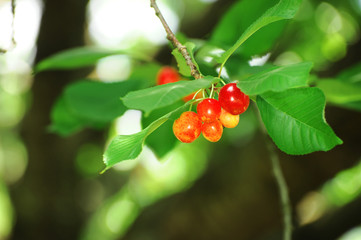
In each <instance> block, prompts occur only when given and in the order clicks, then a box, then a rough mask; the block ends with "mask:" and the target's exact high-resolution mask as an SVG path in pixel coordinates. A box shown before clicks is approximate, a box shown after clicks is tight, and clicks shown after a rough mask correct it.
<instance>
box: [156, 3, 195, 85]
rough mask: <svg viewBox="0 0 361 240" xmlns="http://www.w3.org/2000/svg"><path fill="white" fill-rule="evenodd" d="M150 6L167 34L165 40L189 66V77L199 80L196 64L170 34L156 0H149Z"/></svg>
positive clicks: (184, 47) (185, 48)
mask: <svg viewBox="0 0 361 240" xmlns="http://www.w3.org/2000/svg"><path fill="white" fill-rule="evenodd" d="M150 6H151V7H152V8H154V11H155V15H157V17H158V18H159V20H160V21H161V23H162V25H163V27H164V29H165V31H166V33H167V39H168V40H169V41H170V42H171V43H172V44H173V46H174V47H176V48H177V49H178V51H179V52H180V53H181V54H182V56H183V57H184V59H185V60H186V63H187V65H188V66H189V68H190V69H191V75H192V76H193V77H194V78H195V79H200V78H202V76H201V74H200V72H199V71H198V69H197V66H196V64H195V63H194V62H193V60H192V58H191V56H190V55H189V53H188V51H187V47H186V46H184V45H182V44H181V43H180V42H179V41H178V39H177V38H176V36H175V35H174V33H173V32H172V30H171V29H170V27H169V25H168V23H167V22H166V21H165V19H164V17H163V15H162V13H161V12H160V10H159V8H158V5H157V3H156V0H150Z"/></svg>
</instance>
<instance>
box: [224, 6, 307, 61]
mask: <svg viewBox="0 0 361 240" xmlns="http://www.w3.org/2000/svg"><path fill="white" fill-rule="evenodd" d="M301 2H302V0H280V1H279V3H278V4H276V5H275V6H273V7H272V8H270V9H268V10H267V11H266V12H265V13H264V14H263V15H262V16H261V17H260V18H258V19H257V20H256V21H255V22H253V23H252V24H251V25H250V26H249V27H248V28H247V29H246V30H245V31H244V32H243V33H242V35H241V36H240V37H239V38H238V40H237V42H236V43H235V44H234V45H233V46H232V47H231V48H229V49H228V50H227V51H226V52H225V53H224V54H223V55H222V57H221V58H220V59H219V60H218V62H219V63H222V67H223V65H224V64H225V62H226V61H227V59H228V58H229V57H230V56H231V55H232V54H233V53H234V52H235V51H236V50H237V48H239V47H240V46H241V45H242V44H243V43H244V42H245V41H246V40H247V39H248V38H249V37H250V36H252V34H254V33H255V32H257V31H258V30H259V29H261V28H262V27H264V26H266V25H268V24H270V23H273V22H276V21H280V20H284V19H291V18H293V17H294V15H295V14H296V12H297V10H298V7H299V5H300V4H301Z"/></svg>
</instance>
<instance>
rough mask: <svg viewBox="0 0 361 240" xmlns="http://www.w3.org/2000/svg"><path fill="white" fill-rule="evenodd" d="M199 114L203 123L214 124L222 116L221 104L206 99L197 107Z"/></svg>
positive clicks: (214, 100) (211, 99)
mask: <svg viewBox="0 0 361 240" xmlns="http://www.w3.org/2000/svg"><path fill="white" fill-rule="evenodd" d="M197 113H198V115H199V117H200V118H201V119H202V121H203V122H205V123H210V122H214V121H216V120H217V119H218V118H219V117H220V116H221V104H220V103H219V102H218V101H217V100H216V99H213V98H206V99H204V100H203V101H202V102H200V103H199V104H198V105H197Z"/></svg>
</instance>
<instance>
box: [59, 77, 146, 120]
mask: <svg viewBox="0 0 361 240" xmlns="http://www.w3.org/2000/svg"><path fill="white" fill-rule="evenodd" d="M138 84H139V81H136V80H128V81H124V82H113V83H104V82H95V81H80V82H76V83H74V84H71V85H69V86H68V87H67V88H66V89H65V91H64V98H65V101H66V104H67V105H68V106H69V108H70V109H71V110H72V112H73V113H74V114H76V115H77V116H79V117H82V118H84V119H88V120H91V121H95V122H109V121H112V120H113V119H115V118H116V117H118V116H121V115H122V114H123V113H124V112H125V110H126V107H125V106H124V105H123V103H122V102H121V101H120V100H119V99H120V97H122V96H124V95H125V94H126V93H127V92H129V91H131V90H134V89H136V88H137V85H138Z"/></svg>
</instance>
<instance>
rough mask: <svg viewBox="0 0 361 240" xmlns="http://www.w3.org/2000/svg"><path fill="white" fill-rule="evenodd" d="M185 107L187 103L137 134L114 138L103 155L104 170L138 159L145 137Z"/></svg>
mask: <svg viewBox="0 0 361 240" xmlns="http://www.w3.org/2000/svg"><path fill="white" fill-rule="evenodd" d="M187 105H188V103H186V104H184V105H183V106H181V107H179V108H177V109H175V110H174V111H172V112H170V113H168V114H166V115H164V116H163V117H161V118H159V119H157V120H155V121H154V122H152V123H151V124H150V125H149V126H148V127H146V128H145V129H143V130H142V131H140V132H138V133H135V134H131V135H118V136H116V137H115V138H114V139H113V140H112V141H111V143H110V145H109V146H108V148H107V150H106V151H105V153H104V157H103V161H104V163H105V165H106V169H109V168H110V167H112V166H113V165H114V164H117V163H119V162H121V161H125V160H132V159H135V158H136V157H138V156H139V154H140V153H141V152H142V149H143V145H144V141H145V139H146V137H147V136H148V135H149V134H151V133H152V132H154V131H155V130H156V129H157V128H159V127H160V126H161V125H162V124H163V123H165V122H166V121H167V120H169V119H171V118H173V117H174V115H177V114H179V112H180V111H181V110H184V108H185V107H186V106H187Z"/></svg>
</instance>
